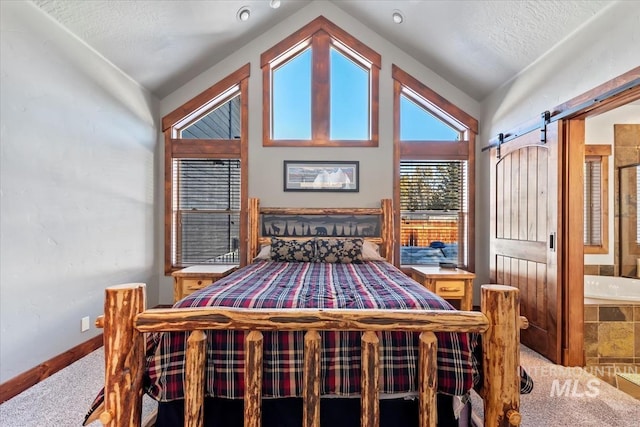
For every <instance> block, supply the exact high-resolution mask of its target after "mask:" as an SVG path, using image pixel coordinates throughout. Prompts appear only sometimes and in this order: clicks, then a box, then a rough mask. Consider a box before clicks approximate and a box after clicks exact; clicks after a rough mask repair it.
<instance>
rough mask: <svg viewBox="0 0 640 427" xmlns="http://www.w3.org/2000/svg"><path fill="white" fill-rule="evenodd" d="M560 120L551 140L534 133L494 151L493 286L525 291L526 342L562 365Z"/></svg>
mask: <svg viewBox="0 0 640 427" xmlns="http://www.w3.org/2000/svg"><path fill="white" fill-rule="evenodd" d="M560 170H561V164H560V159H559V156H558V122H554V123H551V124H549V125H547V142H546V143H541V142H540V132H539V131H534V132H530V133H527V134H525V135H522V136H519V137H517V138H516V139H512V140H511V141H509V142H508V143H507V144H504V145H502V147H501V148H500V157H499V158H498V157H497V149H495V148H494V149H493V150H492V151H491V198H492V199H491V242H490V245H491V248H490V254H491V255H490V258H491V266H490V275H491V281H492V282H493V283H499V284H504V285H510V286H515V287H517V288H518V289H520V311H521V315H523V316H526V317H527V319H528V320H529V328H528V329H526V330H522V331H521V342H522V343H523V344H524V345H526V346H527V347H530V348H532V349H533V350H535V351H536V352H538V353H540V354H542V355H544V356H545V357H547V358H548V359H550V360H551V361H553V362H555V363H560V362H561V360H560V349H561V345H560V340H561V338H562V336H561V333H560V327H561V324H562V322H561V318H560V314H561V311H560V310H561V307H562V304H561V299H560V295H561V294H560V287H559V286H558V277H559V275H558V235H559V234H560V233H558V231H559V230H558V229H557V224H558V188H559V187H558V179H559V171H560Z"/></svg>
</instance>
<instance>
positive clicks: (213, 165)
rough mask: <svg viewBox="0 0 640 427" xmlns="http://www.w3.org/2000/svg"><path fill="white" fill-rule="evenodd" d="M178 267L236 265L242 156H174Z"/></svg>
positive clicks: (176, 255)
mask: <svg viewBox="0 0 640 427" xmlns="http://www.w3.org/2000/svg"><path fill="white" fill-rule="evenodd" d="M173 171H174V173H173V180H174V181H173V189H174V195H173V215H174V216H175V218H174V221H173V224H174V230H173V233H174V238H173V242H175V248H173V249H174V250H173V261H174V264H175V265H192V264H213V263H237V262H238V261H239V254H238V248H239V243H240V197H241V194H240V178H241V175H240V160H237V159H174V160H173Z"/></svg>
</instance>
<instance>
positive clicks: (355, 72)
mask: <svg viewBox="0 0 640 427" xmlns="http://www.w3.org/2000/svg"><path fill="white" fill-rule="evenodd" d="M330 52H331V53H330V64H331V66H330V79H331V80H330V82H331V84H330V98H331V99H330V102H331V105H330V108H331V114H330V138H331V139H333V140H345V141H346V140H367V139H369V138H370V137H371V136H370V122H369V107H370V105H369V97H370V93H369V70H367V69H366V68H363V67H362V66H360V65H359V64H356V63H355V62H354V61H352V60H351V59H349V58H348V57H347V56H345V55H344V54H342V53H341V52H339V51H338V50H336V49H335V48H331V50H330ZM312 58H313V56H312V50H311V48H308V49H306V50H304V51H303V52H301V53H300V54H298V55H296V56H295V57H293V58H291V60H289V61H287V62H286V63H284V64H283V65H281V66H280V67H278V68H277V69H276V70H274V72H273V100H272V102H273V104H272V108H273V124H272V126H273V135H272V138H273V139H292V140H310V139H311V136H312V128H311V120H312V114H311V111H312V108H311V102H312V100H311V96H312V93H311V85H312ZM400 139H401V140H403V141H458V140H459V139H460V132H458V130H456V129H455V128H453V127H451V126H450V125H448V124H447V123H445V122H443V121H442V120H440V119H439V118H437V117H435V116H434V115H432V114H431V113H430V112H429V111H427V110H426V109H425V108H424V107H422V106H420V105H418V104H417V103H416V102H414V101H413V100H411V99H410V98H408V97H407V96H405V95H401V97H400Z"/></svg>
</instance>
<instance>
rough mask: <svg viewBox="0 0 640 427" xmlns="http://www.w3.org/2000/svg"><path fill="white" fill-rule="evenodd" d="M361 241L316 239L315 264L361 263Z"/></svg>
mask: <svg viewBox="0 0 640 427" xmlns="http://www.w3.org/2000/svg"><path fill="white" fill-rule="evenodd" d="M363 242H364V241H363V239H350V238H344V239H334V238H327V239H322V238H316V262H327V263H341V264H349V263H361V262H362V245H363Z"/></svg>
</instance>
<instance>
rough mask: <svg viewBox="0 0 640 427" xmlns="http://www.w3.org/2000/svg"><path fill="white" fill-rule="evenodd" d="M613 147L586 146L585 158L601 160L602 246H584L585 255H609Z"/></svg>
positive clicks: (602, 145) (604, 145)
mask: <svg viewBox="0 0 640 427" xmlns="http://www.w3.org/2000/svg"><path fill="white" fill-rule="evenodd" d="M610 155H611V145H606V144H585V146H584V157H585V160H586V158H587V157H599V158H600V168H601V170H600V175H601V179H600V205H601V207H602V208H601V212H600V221H601V224H600V241H601V244H600V245H584V253H585V254H606V253H609V156H610Z"/></svg>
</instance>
